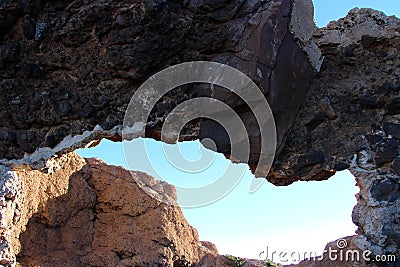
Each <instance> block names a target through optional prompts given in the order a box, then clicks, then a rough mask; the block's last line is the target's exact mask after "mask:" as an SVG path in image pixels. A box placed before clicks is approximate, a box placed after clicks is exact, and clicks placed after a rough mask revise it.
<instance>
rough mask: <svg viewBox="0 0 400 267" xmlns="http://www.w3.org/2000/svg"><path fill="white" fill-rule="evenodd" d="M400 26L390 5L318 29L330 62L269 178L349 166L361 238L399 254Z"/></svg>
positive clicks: (318, 174) (316, 175) (279, 180)
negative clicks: (387, 9)
mask: <svg viewBox="0 0 400 267" xmlns="http://www.w3.org/2000/svg"><path fill="white" fill-rule="evenodd" d="M399 27H400V20H399V19H397V18H394V17H386V16H385V15H384V14H383V13H382V12H378V11H374V10H371V9H353V10H352V11H350V12H349V14H348V15H347V17H346V18H343V19H340V20H339V21H337V22H331V23H330V24H329V25H328V26H327V27H326V28H323V29H320V30H317V31H316V33H315V40H316V42H317V43H318V44H319V47H320V48H321V49H322V53H323V55H324V63H323V66H322V69H321V72H320V73H319V74H318V76H317V77H316V79H315V80H314V81H313V84H312V86H311V88H310V91H309V94H308V97H307V101H306V102H305V104H304V105H303V107H302V109H301V110H300V113H299V114H298V117H297V118H296V121H295V123H294V125H293V127H292V128H291V130H290V131H289V133H288V139H287V141H286V146H285V148H284V149H283V151H282V153H281V154H280V155H279V156H278V157H277V162H279V163H280V164H276V165H275V166H274V168H275V170H274V171H273V172H272V173H271V174H272V175H271V177H269V179H270V180H271V181H272V182H273V183H275V184H286V182H287V181H288V179H286V177H287V176H291V175H295V176H298V177H297V178H296V179H301V176H304V177H307V179H325V178H328V177H329V176H330V175H331V172H334V171H340V170H344V169H348V168H349V169H350V170H351V172H352V173H353V174H354V175H355V177H356V179H357V184H358V186H359V187H360V193H359V194H358V197H357V201H358V204H357V206H356V207H355V209H354V212H353V221H354V223H355V224H356V225H357V226H359V228H358V234H359V235H360V236H359V238H358V239H357V241H356V242H355V244H357V245H358V246H359V247H360V248H363V249H367V248H368V249H370V250H372V251H373V252H374V253H376V255H380V254H396V255H397V257H398V255H399V247H400V239H399V231H400V229H399V228H398V221H399V218H398V214H399V204H400V199H399V197H400V190H399V175H400V172H399V169H398V164H397V163H398V161H399V152H398V148H399V138H400V136H399V135H398V133H397V132H396V131H397V129H398V128H399V126H400V124H399V114H400V109H398V105H397V103H398V101H399V96H400V95H399V93H400V72H399V69H398V66H399V65H400V61H399V57H398V49H399V47H400V32H399ZM399 129H400V128H399ZM296 179H294V180H296ZM338 197H340V196H338Z"/></svg>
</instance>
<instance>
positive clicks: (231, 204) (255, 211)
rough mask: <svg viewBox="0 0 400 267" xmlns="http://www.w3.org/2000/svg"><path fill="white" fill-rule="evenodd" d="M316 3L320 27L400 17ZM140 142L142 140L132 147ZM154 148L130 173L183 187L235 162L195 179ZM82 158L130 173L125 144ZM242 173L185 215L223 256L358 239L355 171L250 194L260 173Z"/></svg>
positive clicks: (374, 2)
mask: <svg viewBox="0 0 400 267" xmlns="http://www.w3.org/2000/svg"><path fill="white" fill-rule="evenodd" d="M314 5H315V17H316V22H317V25H318V26H319V27H323V26H325V25H326V24H327V23H328V22H329V21H331V20H337V19H338V18H340V17H343V16H345V15H346V14H347V12H348V11H349V10H350V9H351V8H353V7H371V8H374V9H378V10H382V11H384V12H385V13H386V14H388V15H393V14H395V15H397V16H398V17H399V15H400V1H398V0H381V1H378V0H359V1H349V0H346V1H337V0H336V1H331V0H315V1H314ZM142 141H143V140H142ZM135 142H139V141H138V140H136V141H133V143H132V144H133V145H135V144H134V143H135ZM180 148H181V151H182V153H183V155H184V156H185V157H187V159H189V160H195V159H197V158H198V157H200V154H201V147H200V145H199V142H184V143H181V144H180ZM146 149H147V153H148V155H149V158H150V161H151V162H153V163H156V164H150V165H153V166H150V165H149V164H147V165H146V164H145V163H146V162H145V161H143V160H144V158H145V157H144V155H141V154H135V153H133V154H132V155H131V156H130V157H131V158H133V162H134V163H132V164H130V165H129V167H130V168H132V169H135V170H141V171H145V172H148V173H149V174H151V175H153V176H155V177H157V178H159V179H163V180H166V181H168V182H170V183H172V184H177V185H188V184H189V185H192V186H196V185H201V184H207V183H210V182H212V181H213V180H214V179H216V177H217V178H218V177H219V176H220V175H221V173H223V171H224V170H225V169H226V167H227V166H228V165H229V164H232V163H230V162H229V161H228V160H226V159H225V158H224V157H223V156H222V155H219V154H215V158H214V159H213V161H212V164H210V165H209V168H206V169H205V170H204V171H203V172H200V173H195V174H193V173H192V174H190V173H188V172H184V171H180V170H179V169H177V168H175V167H173V166H171V165H170V164H169V163H168V160H167V159H166V158H165V157H164V156H163V150H162V145H161V143H160V142H156V141H153V140H146ZM132 151H136V150H134V149H133V150H132ZM203 152H204V151H203ZM78 154H80V155H81V156H83V157H97V158H101V159H103V160H104V161H106V162H107V163H108V164H112V165H118V166H124V167H127V165H126V162H125V159H124V153H123V149H122V143H113V142H111V141H107V140H105V141H103V142H101V143H100V145H98V146H97V147H94V148H90V149H83V150H78ZM133 165H134V166H133ZM149 166H150V167H149ZM154 166H156V167H154ZM234 167H235V168H237V170H238V172H240V173H244V175H243V179H242V180H241V181H240V183H239V184H238V185H237V186H236V187H235V188H234V189H233V190H232V191H231V192H230V193H229V194H228V195H227V196H225V197H224V198H222V199H220V200H219V201H216V202H214V203H211V204H209V205H206V206H203V207H199V208H183V212H184V214H185V217H186V218H187V220H188V221H189V223H190V224H191V225H192V226H194V227H196V228H197V230H198V232H199V234H200V238H201V240H208V241H211V242H214V243H215V244H216V245H217V247H218V249H219V252H220V254H233V255H236V256H241V257H247V258H258V257H259V254H260V252H262V251H265V250H266V247H267V246H268V248H269V250H270V251H271V250H278V251H282V250H286V251H288V252H292V251H299V252H302V251H308V252H320V251H322V249H323V248H324V246H325V244H326V243H328V242H330V241H333V240H335V239H337V238H340V237H344V236H347V235H353V234H354V231H355V229H356V227H355V225H354V224H353V223H352V221H351V211H352V209H353V206H354V205H355V204H356V200H355V196H354V195H355V194H356V193H357V192H358V188H357V187H356V186H355V179H354V177H353V176H352V175H351V174H349V173H348V172H341V173H338V174H337V175H335V176H334V177H333V178H331V179H330V180H328V181H324V182H297V183H295V184H293V185H291V186H288V187H275V186H273V185H271V184H269V183H264V184H263V185H262V187H261V188H260V189H259V190H258V191H256V192H255V193H253V194H249V193H248V189H249V186H250V182H251V179H252V177H253V176H252V174H251V173H250V171H249V170H248V167H247V166H246V165H243V164H241V165H235V166H234ZM274 260H276V259H274ZM276 261H279V260H276Z"/></svg>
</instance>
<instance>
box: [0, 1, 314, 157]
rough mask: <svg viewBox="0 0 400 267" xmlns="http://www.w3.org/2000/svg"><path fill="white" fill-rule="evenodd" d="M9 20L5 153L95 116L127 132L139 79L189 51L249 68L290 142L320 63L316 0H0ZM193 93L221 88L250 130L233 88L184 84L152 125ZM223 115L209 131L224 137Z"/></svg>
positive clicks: (153, 128) (2, 88) (195, 129)
mask: <svg viewBox="0 0 400 267" xmlns="http://www.w3.org/2000/svg"><path fill="white" fill-rule="evenodd" d="M9 14H15V16H13V17H12V18H13V19H10V15H9ZM0 24H1V25H4V28H2V35H1V36H0V40H1V46H0V54H1V58H0V77H1V82H0V92H1V94H2V95H3V96H4V97H2V98H1V99H0V105H1V106H2V107H4V108H3V109H2V111H1V112H0V121H1V125H0V158H7V159H18V158H22V157H23V156H24V153H28V154H31V153H33V152H35V150H36V149H37V148H39V147H41V148H47V150H49V149H53V148H54V151H53V154H56V153H60V147H59V144H60V142H62V140H63V139H64V138H65V137H68V136H78V135H82V134H84V132H85V131H93V129H95V127H97V128H96V129H97V130H99V129H101V130H102V132H103V134H102V136H103V137H108V138H113V139H118V138H120V137H118V136H119V135H120V132H119V134H118V127H119V126H121V125H122V120H123V118H124V112H125V110H126V107H127V105H128V103H129V100H130V99H131V97H132V95H133V93H134V92H135V90H136V89H137V88H138V86H139V85H140V84H141V83H142V82H143V81H144V80H146V79H147V78H149V77H150V76H151V75H152V74H154V73H155V72H157V71H159V70H162V69H164V68H165V67H168V66H170V65H174V64H176V63H179V62H187V61H192V60H211V61H217V62H221V63H226V64H228V65H230V66H233V67H236V68H238V69H239V70H241V71H243V72H245V73H246V74H247V75H249V77H251V78H252V79H253V80H254V81H255V82H256V83H257V84H258V86H259V87H260V88H261V90H262V92H263V94H264V95H265V97H266V98H268V99H269V100H270V105H271V106H272V109H273V111H274V113H275V115H276V124H277V129H278V133H279V134H278V139H279V140H278V143H279V145H282V144H283V143H284V139H285V135H286V132H287V130H288V129H289V128H290V126H291V124H292V122H293V120H294V118H295V117H296V114H297V112H298V110H299V108H300V106H301V103H303V102H304V100H305V96H306V93H307V88H308V87H309V83H310V81H311V79H312V78H313V76H314V73H315V70H318V69H319V68H320V65H321V57H320V51H319V49H318V48H317V46H316V44H315V43H314V41H313V39H312V32H313V29H314V23H313V6H312V1H311V0H296V1H290V0H268V1H252V0H247V1H221V2H219V3H218V4H216V3H215V1H214V2H213V1H158V0H151V1H144V0H143V1H136V2H135V3H132V2H131V1H112V2H110V1H73V2H68V1H67V2H60V1H57V2H54V1H16V0H15V1H6V2H5V3H3V4H1V6H0ZM288 95H290V98H288ZM196 96H212V97H214V98H217V99H220V100H221V101H223V102H224V103H227V104H229V105H230V106H231V107H232V108H233V109H235V110H236V111H237V112H238V114H239V115H240V116H241V117H243V118H244V122H245V123H246V126H247V127H248V128H249V130H251V128H252V127H254V126H252V124H254V116H251V114H249V112H248V110H247V109H245V108H244V103H243V101H241V100H240V98H238V97H237V96H236V97H235V95H234V94H232V93H229V92H227V91H225V90H223V89H220V88H214V89H213V90H211V89H210V88H204V87H197V88H192V87H183V88H177V90H176V91H175V93H173V94H172V95H166V96H165V97H164V98H163V99H162V100H161V101H160V103H159V104H158V105H157V106H156V107H155V110H154V112H153V113H152V114H151V115H150V117H149V122H148V125H147V136H148V137H153V138H159V135H160V133H159V132H160V130H161V126H162V125H161V124H162V122H163V119H164V117H165V114H167V113H168V112H169V111H170V110H171V108H173V107H174V106H176V104H177V103H180V102H182V101H184V100H187V99H188V98H193V97H196ZM199 123H200V122H197V124H196V123H195V124H194V125H193V124H189V125H188V126H187V127H186V128H187V129H185V132H186V134H185V136H184V137H181V139H193V138H198V137H199V135H200V134H199V129H200V128H199V127H200V126H198V124H199ZM216 127H217V126H216V125H214V124H211V125H210V124H209V123H205V122H204V123H203V124H202V126H201V128H202V129H203V130H202V133H204V134H202V135H201V136H200V138H205V137H215V136H213V135H215V134H214V133H215V132H216V131H218V129H216ZM111 129H113V131H114V132H116V135H115V134H114V133H112V134H111V135H110V133H109V132H107V131H109V130H111ZM252 136H254V137H252V142H253V143H254V145H253V146H252V151H251V157H252V158H251V159H250V163H251V162H257V160H258V154H259V153H260V152H259V148H258V146H257V143H258V142H259V141H258V139H259V137H260V136H259V134H257V131H255V130H253V135H252ZM98 137H99V134H98V133H97V134H96V135H95V136H94V137H93V138H92V139H96V138H98ZM87 142H90V140H87ZM219 142H220V144H219V146H218V147H220V148H221V149H220V152H224V153H226V154H229V151H227V150H226V149H222V147H227V146H228V147H229V140H223V139H222V140H220V141H219ZM41 158H42V157H39V159H38V158H35V159H34V161H37V160H40V159H41ZM31 159H32V158H30V159H27V160H26V161H27V162H29V163H30V161H31ZM44 160H45V159H44Z"/></svg>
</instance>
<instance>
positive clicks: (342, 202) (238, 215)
mask: <svg viewBox="0 0 400 267" xmlns="http://www.w3.org/2000/svg"><path fill="white" fill-rule="evenodd" d="M132 142H138V140H134V141H132ZM145 142H146V144H147V147H148V150H147V152H148V154H147V156H148V157H149V158H150V159H151V160H152V161H153V163H154V162H156V163H157V164H154V165H153V166H154V167H155V168H146V167H145V165H142V164H141V163H142V158H143V157H145V155H137V157H136V158H137V165H136V166H135V168H136V170H139V171H144V172H147V173H149V174H150V175H152V176H154V177H157V178H158V179H162V180H164V181H167V182H169V183H172V184H178V185H186V186H198V185H202V184H204V183H206V184H207V183H210V182H212V181H213V180H214V179H216V178H218V177H219V175H221V173H222V172H223V171H224V170H225V167H226V166H227V165H229V164H232V163H231V162H230V161H229V160H227V159H226V158H225V157H224V156H223V155H221V154H217V153H214V152H210V151H208V152H209V153H213V154H215V158H214V160H213V162H212V163H211V164H210V165H209V166H208V168H206V169H204V170H203V171H201V172H199V173H189V172H185V171H182V170H179V168H177V167H176V166H171V165H170V164H169V162H168V160H167V159H166V158H165V157H164V154H163V150H162V143H161V142H157V141H154V140H151V139H146V140H145ZM175 146H180V149H181V151H182V154H183V155H184V156H186V157H187V159H190V160H196V159H197V158H198V157H199V156H200V152H199V151H201V150H202V148H201V144H200V142H198V141H193V142H182V143H179V144H178V145H175ZM203 149H204V148H203ZM77 152H78V154H79V155H81V156H83V157H98V158H101V159H102V160H104V161H106V162H107V163H109V164H113V165H119V166H124V167H127V165H126V163H125V160H124V156H123V152H122V144H121V143H114V142H111V141H108V140H105V141H102V142H101V143H100V144H99V145H98V146H96V147H94V148H90V149H81V150H78V151H77ZM234 165H235V167H236V168H237V171H238V172H243V173H244V175H243V179H241V180H240V182H239V183H238V184H237V186H235V187H234V188H233V190H232V191H231V192H229V194H227V195H226V196H225V197H223V198H222V199H219V200H218V201H216V202H214V203H210V204H209V205H205V206H202V207H197V208H183V209H182V210H183V213H184V215H185V217H186V218H187V220H188V221H189V223H190V224H191V225H192V226H194V227H195V228H196V229H197V230H198V232H199V235H200V239H201V240H209V241H211V242H213V243H215V244H216V245H217V248H218V250H219V253H220V254H232V255H236V256H240V257H245V258H254V259H260V257H262V259H264V258H265V257H266V255H265V254H262V252H263V251H264V253H265V251H266V249H267V247H268V250H269V251H270V252H271V251H273V250H277V251H289V252H290V251H295V252H297V251H299V252H301V254H304V252H314V253H317V255H319V254H322V250H323V249H324V247H325V245H326V244H327V243H328V242H330V241H332V240H336V239H338V238H340V237H343V236H350V235H354V234H355V230H356V226H355V225H354V224H353V223H352V221H351V212H352V209H353V207H354V206H355V204H356V199H355V196H354V195H355V194H356V193H357V192H358V188H357V187H356V186H355V180H354V177H353V176H352V175H351V174H350V172H348V171H342V172H339V173H338V174H336V175H335V176H334V177H332V178H330V179H329V180H327V181H318V182H315V181H313V182H296V183H294V184H292V185H290V186H286V187H276V186H274V185H272V184H270V183H268V182H265V183H264V184H263V185H262V186H261V188H260V189H259V190H258V191H256V192H255V193H253V194H249V186H250V183H251V180H252V178H253V175H252V174H251V172H250V170H249V168H248V166H247V165H245V164H234ZM178 203H179V192H178ZM260 253H261V254H260ZM274 260H275V261H279V259H276V258H275V259H274ZM281 262H282V261H281ZM282 263H285V262H282ZM287 263H291V262H286V264H287Z"/></svg>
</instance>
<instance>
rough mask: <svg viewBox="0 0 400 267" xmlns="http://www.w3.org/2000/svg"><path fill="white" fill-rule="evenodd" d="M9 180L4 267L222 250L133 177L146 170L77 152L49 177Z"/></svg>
mask: <svg viewBox="0 0 400 267" xmlns="http://www.w3.org/2000/svg"><path fill="white" fill-rule="evenodd" d="M3 170H4V169H3ZM8 175H9V179H8V180H6V183H7V184H6V185H3V189H6V190H2V192H6V193H5V194H4V195H2V197H1V201H2V206H3V207H2V209H1V221H0V224H1V240H0V242H1V250H0V264H2V265H4V266H11V265H14V264H15V263H16V262H17V265H21V266H172V265H173V261H177V260H183V259H185V260H186V261H187V262H190V263H195V262H198V261H199V259H200V257H201V256H202V255H203V254H206V253H209V254H211V255H212V254H214V253H217V251H216V249H215V247H214V246H213V245H212V244H210V243H203V244H204V245H203V244H202V243H200V242H199V240H198V234H197V231H196V229H194V228H192V227H191V226H190V225H189V224H188V223H187V221H186V220H185V218H184V217H183V214H182V212H181V210H180V208H179V207H177V206H172V205H166V204H163V203H161V202H159V201H157V200H155V199H154V198H151V197H150V196H149V195H148V194H147V193H145V192H144V191H142V189H141V188H140V187H139V186H138V185H137V184H136V182H135V179H134V177H133V176H135V175H145V176H147V175H146V174H144V173H140V172H132V173H130V172H129V171H127V170H125V169H123V168H121V167H114V166H108V165H106V164H105V163H104V162H102V161H100V160H97V159H87V161H86V160H84V159H83V158H81V157H79V156H78V155H76V154H75V153H70V154H64V155H63V156H61V157H59V158H56V159H53V160H50V161H48V169H47V173H43V172H40V171H37V170H26V169H20V170H15V171H8ZM3 177H4V176H3ZM148 179H153V178H152V177H150V176H149V177H148ZM158 264H160V265H158Z"/></svg>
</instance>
